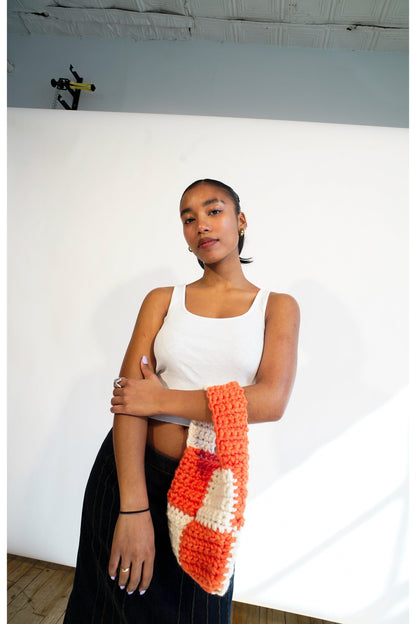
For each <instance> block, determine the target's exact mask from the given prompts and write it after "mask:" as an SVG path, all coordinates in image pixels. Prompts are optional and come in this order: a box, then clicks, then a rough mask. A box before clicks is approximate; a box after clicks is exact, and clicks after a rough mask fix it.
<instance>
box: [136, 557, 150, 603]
mask: <svg viewBox="0 0 416 624" xmlns="http://www.w3.org/2000/svg"><path fill="white" fill-rule="evenodd" d="M152 576H153V559H150V560H149V559H146V560H145V561H144V563H143V568H142V578H141V582H140V585H139V592H140V595H143V594H144V593H145V591H146V590H147V589H148V588H149V585H150V581H151V580H152Z"/></svg>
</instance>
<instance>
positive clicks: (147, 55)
mask: <svg viewBox="0 0 416 624" xmlns="http://www.w3.org/2000/svg"><path fill="white" fill-rule="evenodd" d="M8 58H9V60H10V61H11V62H12V63H13V64H14V66H15V69H14V71H13V72H12V73H10V74H8V82H7V84H8V105H9V106H12V107H29V108H51V107H52V103H53V100H54V93H55V92H54V89H53V88H52V87H51V86H50V80H51V78H60V77H69V78H71V77H72V76H71V74H70V72H69V65H70V64H71V63H72V64H73V65H74V67H75V69H76V70H77V71H78V73H79V74H80V75H81V76H82V77H83V78H84V81H85V82H93V83H95V85H96V87H97V90H96V92H95V93H93V94H92V93H83V94H82V95H81V101H80V107H79V109H80V110H95V111H118V112H146V113H147V112H151V113H171V114H190V115H210V116H211V115H214V116H225V117H249V118H263V119H283V120H294V121H318V122H330V123H348V124H365V125H378V126H396V127H407V126H408V55H407V54H404V53H399V52H395V53H379V52H377V53H376V52H357V51H345V50H339V51H338V50H314V49H301V48H275V47H272V46H260V45H249V44H245V45H243V44H231V43H224V44H218V43H213V42H205V41H199V42H198V41H173V42H172V41H170V42H168V41H146V42H134V41H130V40H119V39H118V40H116V39H114V40H113V39H94V38H88V39H78V38H72V37H52V36H22V35H10V36H9V40H8ZM68 101H69V102H70V101H71V98H70V97H69V96H68ZM58 106H59V108H61V106H60V105H58Z"/></svg>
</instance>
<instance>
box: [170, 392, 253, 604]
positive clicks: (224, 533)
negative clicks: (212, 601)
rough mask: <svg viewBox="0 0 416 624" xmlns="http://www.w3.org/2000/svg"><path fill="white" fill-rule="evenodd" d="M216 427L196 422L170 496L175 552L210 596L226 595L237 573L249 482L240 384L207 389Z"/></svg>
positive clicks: (186, 570)
mask: <svg viewBox="0 0 416 624" xmlns="http://www.w3.org/2000/svg"><path fill="white" fill-rule="evenodd" d="M206 393H207V398H208V405H209V408H210V410H211V412H212V419H213V423H203V422H198V421H196V420H193V421H192V422H191V424H190V427H189V434H188V441H187V447H186V449H185V453H184V455H183V457H182V459H181V461H180V463H179V466H178V468H177V470H176V473H175V477H174V479H173V481H172V485H171V488H170V490H169V492H168V521H169V532H170V538H171V544H172V549H173V552H174V553H175V556H176V558H177V560H178V562H179V564H180V566H181V567H182V569H183V570H184V571H185V572H187V574H189V575H190V576H191V577H192V578H193V579H194V580H195V581H196V582H197V583H198V584H199V585H200V586H201V587H202V588H203V589H204V590H205V591H206V592H208V593H210V594H218V595H219V596H223V595H224V594H225V593H226V591H227V589H228V586H229V583H230V579H231V577H232V575H233V572H234V563H235V555H236V549H237V545H238V536H239V532H240V530H241V527H242V526H243V524H244V515H243V514H244V509H245V505H246V499H247V481H248V426H247V407H246V406H247V400H246V397H245V395H244V391H243V389H242V388H241V387H240V386H239V384H238V383H237V382H236V381H232V382H230V383H227V384H224V385H221V386H211V387H210V388H207V391H206Z"/></svg>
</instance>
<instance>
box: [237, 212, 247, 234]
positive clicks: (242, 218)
mask: <svg viewBox="0 0 416 624" xmlns="http://www.w3.org/2000/svg"><path fill="white" fill-rule="evenodd" d="M246 227H247V219H246V215H245V214H244V212H240V213H239V215H238V231H240V230H241V228H243V229H246Z"/></svg>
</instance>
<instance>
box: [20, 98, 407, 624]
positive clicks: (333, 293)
mask: <svg viewBox="0 0 416 624" xmlns="http://www.w3.org/2000/svg"><path fill="white" fill-rule="evenodd" d="M407 135H408V133H407V131H406V130H404V129H397V128H396V129H393V128H375V127H372V128H370V127H358V126H341V125H331V124H312V123H297V122H279V121H266V120H244V119H224V118H213V117H211V118H210V117H206V118H201V117H196V116H194V117H186V116H168V115H145V114H144V115H141V114H118V113H92V112H81V111H80V112H78V114H76V115H71V114H67V112H65V111H47V110H30V109H9V136H8V141H9V375H8V380H9V391H8V392H9V395H8V396H9V421H8V422H9V424H8V436H9V460H8V461H9V464H8V479H9V503H8V521H9V524H8V530H9V536H8V551H9V552H13V553H17V554H21V555H26V556H31V557H37V558H41V559H45V560H49V561H56V562H61V563H65V564H69V565H73V564H74V563H75V557H76V550H77V541H78V531H79V523H80V513H81V504H82V497H83V490H84V486H85V482H86V479H87V477H88V473H89V470H90V467H91V465H92V462H93V460H94V458H95V455H96V452H97V450H98V447H99V445H100V444H101V441H102V439H103V437H104V436H105V434H106V433H107V431H108V430H109V428H110V427H111V422H112V418H111V414H110V412H109V400H110V397H111V392H112V380H113V378H114V377H115V376H116V375H117V373H118V370H119V366H120V363H121V360H122V357H123V355H124V350H125V348H126V346H127V342H128V340H129V337H130V333H131V331H132V328H133V324H134V321H135V317H136V314H137V311H138V307H139V305H140V302H141V300H142V298H143V296H144V295H145V293H146V292H147V291H148V290H149V289H151V288H153V287H155V286H159V285H169V284H174V283H182V282H184V281H185V282H189V281H191V280H193V279H195V278H196V277H197V276H199V275H200V269H199V267H198V265H197V263H196V262H195V261H194V259H193V258H192V257H191V256H190V254H189V252H188V251H187V246H186V244H185V242H184V240H183V239H182V233H181V226H180V221H179V217H178V201H179V197H180V194H181V192H182V191H183V189H184V188H185V186H186V185H187V184H189V183H190V182H191V181H193V180H194V179H197V178H200V177H206V176H209V177H214V178H219V179H222V180H224V181H226V182H227V183H229V184H231V185H232V186H233V187H234V188H236V190H237V192H238V193H239V194H240V197H241V199H242V205H243V208H244V210H245V212H246V215H247V219H248V236H247V249H246V250H245V253H246V254H247V255H253V256H254V257H255V262H254V263H253V264H252V265H250V266H248V267H247V269H246V272H247V276H248V277H249V279H251V280H252V281H254V282H255V283H257V284H260V285H263V286H264V287H269V288H271V289H272V290H276V291H286V292H289V293H291V294H293V295H294V296H295V297H296V298H297V299H298V301H299V304H300V307H301V310H302V329H301V337H300V361H299V372H298V377H297V381H296V385H295V390H294V393H293V396H292V399H291V403H290V405H289V407H288V409H287V413H286V415H285V417H284V419H283V420H282V421H280V422H279V423H275V424H267V425H266V424H264V425H258V426H257V427H254V426H253V427H251V433H250V436H251V481H250V498H249V503H248V509H247V522H246V528H245V531H244V533H243V538H242V545H241V550H240V556H239V560H238V568H237V577H236V590H235V598H236V599H237V600H241V601H245V602H252V603H255V604H262V605H267V606H271V607H274V608H277V609H282V610H286V611H289V612H296V613H304V614H308V615H311V616H315V617H319V618H323V619H328V620H332V621H336V622H342V623H346V624H349V623H354V624H380V623H381V622H386V623H387V622H388V623H389V624H404V623H405V622H407V619H406V617H407V616H406V612H407V606H406V605H407V572H406V568H405V564H404V558H405V548H406V530H407V468H406V467H407V459H406V452H407V433H406V430H407V415H408V398H407V396H408V395H407V390H406V387H407V357H406V355H407V343H408V334H407V179H406V176H407Z"/></svg>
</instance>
